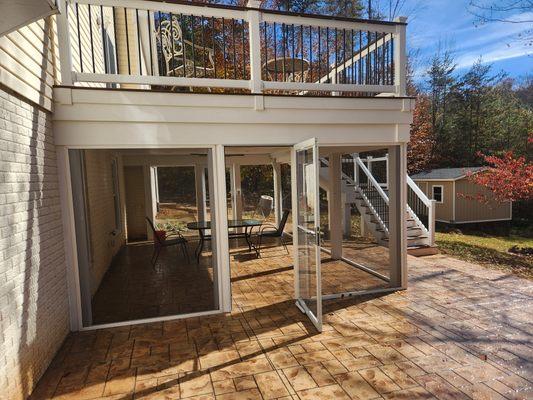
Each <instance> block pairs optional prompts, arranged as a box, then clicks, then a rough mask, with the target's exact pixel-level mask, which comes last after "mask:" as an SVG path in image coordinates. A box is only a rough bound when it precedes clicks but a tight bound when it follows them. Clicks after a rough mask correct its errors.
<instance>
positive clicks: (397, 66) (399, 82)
mask: <svg viewBox="0 0 533 400" xmlns="http://www.w3.org/2000/svg"><path fill="white" fill-rule="evenodd" d="M394 21H395V22H399V23H401V24H399V25H396V34H395V35H394V36H395V37H394V84H395V85H396V96H398V97H402V96H405V95H406V79H407V54H406V52H407V46H406V34H407V29H406V25H403V24H405V23H406V22H407V17H398V18H396V19H395V20H394Z"/></svg>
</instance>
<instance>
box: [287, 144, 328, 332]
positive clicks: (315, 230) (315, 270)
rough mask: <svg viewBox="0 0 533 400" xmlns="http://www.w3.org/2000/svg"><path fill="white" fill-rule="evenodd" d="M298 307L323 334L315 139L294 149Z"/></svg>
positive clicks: (317, 168)
mask: <svg viewBox="0 0 533 400" xmlns="http://www.w3.org/2000/svg"><path fill="white" fill-rule="evenodd" d="M293 168H294V179H295V182H293V185H295V188H293V190H294V189H295V190H296V198H295V200H296V201H295V204H294V205H293V207H294V216H295V218H294V220H295V223H296V229H294V234H295V235H294V236H295V237H294V240H295V249H296V257H295V279H296V298H297V303H296V305H297V306H298V308H300V310H301V311H302V312H303V313H305V314H306V315H307V316H308V317H309V319H310V320H311V322H313V324H314V325H315V326H316V328H317V329H318V330H319V331H321V330H322V295H321V276H320V209H319V193H318V188H319V182H318V179H319V162H318V144H317V141H316V139H311V140H308V141H305V142H303V143H299V144H297V145H296V146H294V153H293Z"/></svg>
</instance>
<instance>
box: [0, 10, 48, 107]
mask: <svg viewBox="0 0 533 400" xmlns="http://www.w3.org/2000/svg"><path fill="white" fill-rule="evenodd" d="M54 30H55V23H54V18H53V17H49V18H46V19H45V20H40V21H37V22H34V23H32V24H30V25H27V26H25V27H23V28H20V29H19V30H17V31H15V32H12V33H10V34H8V35H6V36H2V37H0V84H2V85H4V86H6V87H7V88H9V89H11V90H13V91H14V92H16V93H18V94H20V95H22V96H24V97H25V98H27V99H28V100H30V101H32V102H33V103H35V104H38V105H39V106H41V107H43V108H44V109H46V110H51V109H52V88H53V85H54V83H55V73H54V69H55V60H56V57H55V55H54V46H53V40H54V37H55V33H54Z"/></svg>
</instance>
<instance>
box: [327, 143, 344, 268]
mask: <svg viewBox="0 0 533 400" xmlns="http://www.w3.org/2000/svg"><path fill="white" fill-rule="evenodd" d="M341 157H342V154H331V155H330V156H329V168H328V172H329V185H330V187H329V202H328V213H329V228H330V240H331V258H333V259H334V260H338V259H340V258H342V180H341Z"/></svg>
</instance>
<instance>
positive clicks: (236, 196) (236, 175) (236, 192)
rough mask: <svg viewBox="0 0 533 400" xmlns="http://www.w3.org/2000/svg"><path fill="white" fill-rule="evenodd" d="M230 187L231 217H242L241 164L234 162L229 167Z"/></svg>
mask: <svg viewBox="0 0 533 400" xmlns="http://www.w3.org/2000/svg"><path fill="white" fill-rule="evenodd" d="M230 187H231V211H232V215H233V219H242V188H241V166H240V165H239V164H236V163H233V164H231V167H230Z"/></svg>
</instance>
